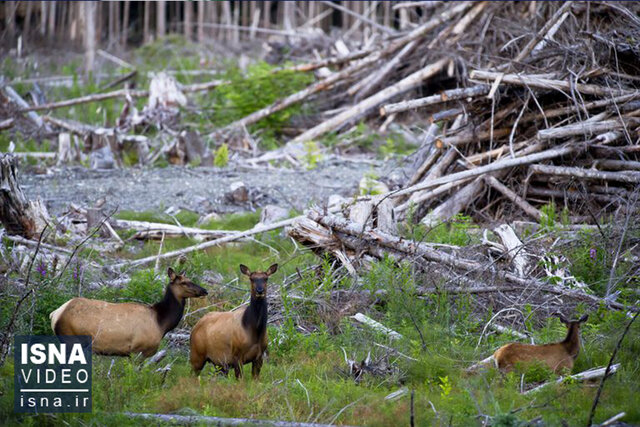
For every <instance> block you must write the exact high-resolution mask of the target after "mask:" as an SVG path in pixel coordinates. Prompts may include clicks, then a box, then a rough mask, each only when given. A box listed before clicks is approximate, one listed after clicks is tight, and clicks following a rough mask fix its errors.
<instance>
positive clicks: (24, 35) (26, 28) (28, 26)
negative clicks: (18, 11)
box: [22, 1, 33, 44]
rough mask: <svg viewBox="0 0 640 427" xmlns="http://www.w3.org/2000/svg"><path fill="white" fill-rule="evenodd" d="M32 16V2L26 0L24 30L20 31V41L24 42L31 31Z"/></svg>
mask: <svg viewBox="0 0 640 427" xmlns="http://www.w3.org/2000/svg"><path fill="white" fill-rule="evenodd" d="M32 16H33V2H30V1H29V2H27V11H26V13H25V16H24V27H23V28H24V30H23V31H22V42H23V43H24V44H26V42H27V39H28V38H29V33H31V17H32Z"/></svg>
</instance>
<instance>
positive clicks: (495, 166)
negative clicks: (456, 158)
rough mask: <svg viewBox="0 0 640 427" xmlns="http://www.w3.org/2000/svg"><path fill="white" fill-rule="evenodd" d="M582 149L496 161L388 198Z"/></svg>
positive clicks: (564, 147) (556, 149) (569, 146)
mask: <svg viewBox="0 0 640 427" xmlns="http://www.w3.org/2000/svg"><path fill="white" fill-rule="evenodd" d="M580 150H582V147H581V146H580V145H577V144H573V143H567V144H564V145H561V146H559V147H554V148H550V149H548V150H544V151H541V152H539V153H535V154H529V155H526V156H522V157H516V158H507V159H502V160H498V161H496V162H493V163H490V164H488V165H485V166H480V167H477V168H475V169H470V170H466V171H462V172H456V173H452V174H449V175H446V176H443V177H441V178H437V179H434V180H431V181H429V182H421V183H420V184H416V185H413V186H411V187H407V188H404V189H402V190H398V191H393V192H391V193H389V194H388V196H389V197H400V196H404V195H407V194H411V193H415V192H416V191H420V190H426V189H429V188H433V187H437V186H439V185H442V184H448V183H450V182H455V181H460V180H462V179H466V178H472V177H476V176H480V175H484V174H486V173H490V172H497V171H499V170H504V169H509V168H512V167H516V166H523V165H528V164H531V163H536V162H539V161H542V160H549V159H553V158H556V157H560V156H564V155H567V154H570V153H575V152H579V151H580Z"/></svg>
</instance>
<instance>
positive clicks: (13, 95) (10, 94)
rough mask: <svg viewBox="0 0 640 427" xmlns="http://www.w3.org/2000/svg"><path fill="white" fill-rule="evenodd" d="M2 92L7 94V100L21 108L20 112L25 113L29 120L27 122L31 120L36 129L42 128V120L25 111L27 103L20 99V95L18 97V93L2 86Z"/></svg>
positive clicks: (34, 114) (9, 87)
mask: <svg viewBox="0 0 640 427" xmlns="http://www.w3.org/2000/svg"><path fill="white" fill-rule="evenodd" d="M2 90H4V92H5V93H6V94H7V96H8V97H9V99H11V100H12V101H13V102H15V103H16V104H17V105H18V106H19V107H20V108H21V110H20V111H21V112H27V117H28V118H29V120H31V121H32V122H33V123H34V124H35V125H36V126H37V127H39V128H40V127H42V126H43V125H44V123H43V121H42V118H41V117H40V116H38V115H37V114H36V113H34V112H32V111H29V110H25V108H28V107H29V104H27V102H26V101H25V100H24V99H22V97H21V96H20V95H18V92H16V91H15V90H14V89H13V88H12V87H11V86H4V87H3V88H2ZM11 123H13V122H11Z"/></svg>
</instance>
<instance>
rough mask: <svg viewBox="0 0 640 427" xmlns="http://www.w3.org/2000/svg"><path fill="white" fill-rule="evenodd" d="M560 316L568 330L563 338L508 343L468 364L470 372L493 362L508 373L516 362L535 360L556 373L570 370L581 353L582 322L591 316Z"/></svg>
mask: <svg viewBox="0 0 640 427" xmlns="http://www.w3.org/2000/svg"><path fill="white" fill-rule="evenodd" d="M558 317H559V318H560V321H561V322H562V323H564V324H565V325H566V326H567V329H568V331H567V336H566V338H565V339H564V340H563V341H560V342H557V343H552V344H542V345H533V344H521V343H509V344H506V345H503V346H502V347H500V348H499V349H497V350H496V351H495V353H493V354H492V355H491V356H489V357H487V358H486V359H484V360H481V361H480V362H478V363H476V364H475V365H473V366H471V367H469V369H467V372H468V373H472V372H475V371H477V370H478V369H479V368H483V367H487V366H490V365H494V366H495V367H496V368H498V369H500V370H501V371H503V372H509V371H511V370H512V369H513V368H514V366H515V365H516V364H517V363H522V364H525V365H526V364H530V363H534V362H536V361H538V362H541V363H543V364H545V365H547V366H548V367H549V369H551V370H552V371H554V372H555V373H556V374H559V373H560V372H561V371H562V370H564V369H568V370H569V371H570V370H571V369H572V368H573V362H574V361H575V360H576V358H577V357H578V353H579V352H580V325H581V324H582V323H584V322H586V321H587V319H588V318H589V315H587V314H585V315H584V316H582V317H581V318H580V319H579V320H576V321H568V320H567V319H565V318H564V317H563V316H562V315H558Z"/></svg>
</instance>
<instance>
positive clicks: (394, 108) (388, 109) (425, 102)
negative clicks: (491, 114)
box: [380, 85, 490, 116]
mask: <svg viewBox="0 0 640 427" xmlns="http://www.w3.org/2000/svg"><path fill="white" fill-rule="evenodd" d="M489 89H490V87H489V86H487V85H478V86H472V87H467V88H461V89H450V90H445V91H444V92H442V93H440V94H438V95H431V96H427V97H425V98H418V99H411V100H409V101H402V102H396V103H394V104H386V105H383V106H382V107H381V108H380V115H381V116H386V115H389V114H394V113H400V112H402V111H408V110H413V109H416V108H421V107H427V106H430V105H435V104H440V103H443V102H448V101H454V100H457V99H464V98H469V97H475V96H481V95H486V94H487V93H489Z"/></svg>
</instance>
